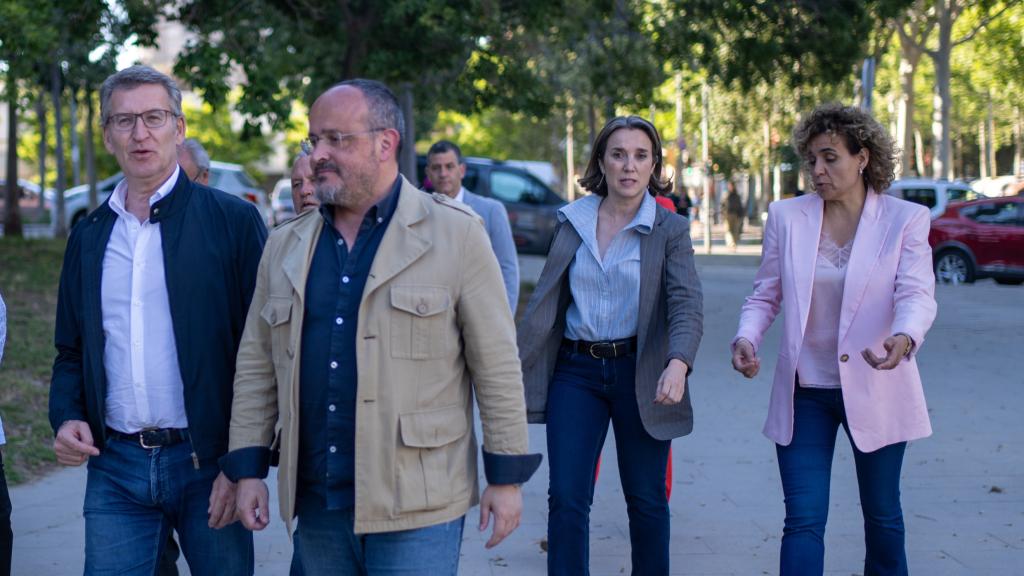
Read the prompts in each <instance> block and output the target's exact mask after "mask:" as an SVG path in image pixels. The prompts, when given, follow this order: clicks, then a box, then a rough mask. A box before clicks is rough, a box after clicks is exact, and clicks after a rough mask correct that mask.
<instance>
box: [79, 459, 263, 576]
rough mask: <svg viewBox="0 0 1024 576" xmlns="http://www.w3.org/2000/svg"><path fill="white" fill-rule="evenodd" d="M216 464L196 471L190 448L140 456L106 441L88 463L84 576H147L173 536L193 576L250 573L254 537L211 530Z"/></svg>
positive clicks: (234, 528)
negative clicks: (210, 507) (179, 544)
mask: <svg viewBox="0 0 1024 576" xmlns="http://www.w3.org/2000/svg"><path fill="white" fill-rule="evenodd" d="M219 473H220V469H219V468H218V467H217V464H216V462H213V461H211V462H209V463H205V464H203V465H202V466H200V469H199V470H196V469H195V467H194V466H193V464H192V449H191V445H190V444H189V443H188V442H181V443H179V444H175V445H173V446H167V447H164V448H154V449H145V448H142V447H141V446H139V444H138V443H137V442H131V441H128V440H111V441H109V442H108V443H107V445H106V446H105V447H104V448H103V450H102V451H101V452H100V455H99V456H93V457H92V458H90V459H89V477H88V481H87V484H86V488H85V508H84V511H85V573H86V575H88V576H92V575H96V576H99V575H110V576H113V575H115V574H116V575H119V576H124V575H131V576H135V575H138V576H143V575H145V576H152V574H154V573H155V572H156V569H157V559H158V558H159V555H160V552H161V550H162V548H163V546H164V544H165V543H166V542H167V537H168V534H169V533H170V530H171V529H172V528H173V529H174V530H176V531H177V532H178V538H179V540H180V542H181V550H182V552H183V553H184V554H185V560H187V561H188V566H189V570H190V571H191V572H192V574H194V575H195V576H205V575H209V576H215V575H216V576H228V575H230V576H249V575H251V574H252V573H253V544H252V533H251V532H249V531H248V530H246V529H245V528H244V527H243V526H242V523H241V522H235V523H234V524H231V525H230V526H226V527H224V528H222V529H220V530H214V529H212V528H210V527H209V526H208V525H207V523H208V521H209V518H208V516H209V515H208V513H207V510H208V508H209V505H210V489H211V488H212V486H213V481H214V479H215V478H216V477H217V474H219Z"/></svg>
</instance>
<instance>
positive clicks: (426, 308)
mask: <svg viewBox="0 0 1024 576" xmlns="http://www.w3.org/2000/svg"><path fill="white" fill-rule="evenodd" d="M403 128H404V126H403V119H402V115H401V110H400V109H399V107H398V103H397V101H396V99H395V97H394V95H393V94H392V93H391V91H390V90H388V89H387V87H385V86H384V85H383V84H380V83H378V82H374V81H368V80H351V81H346V82H343V83H341V84H339V85H336V86H334V87H332V88H330V89H329V90H327V91H326V92H325V93H324V94H322V95H321V96H320V97H319V98H318V99H317V101H316V102H315V103H314V104H313V107H312V109H311V110H310V118H309V141H308V149H309V150H310V154H311V163H312V166H313V169H314V172H315V175H316V178H317V196H318V198H319V200H320V201H321V202H322V204H323V206H322V207H321V209H320V210H311V211H309V212H307V213H305V214H303V215H301V216H298V217H296V218H295V219H294V220H292V221H290V222H288V223H286V224H283V225H282V226H279V227H278V228H277V229H276V230H274V232H273V234H272V235H271V238H270V240H269V241H268V244H267V247H266V250H265V252H264V254H263V260H262V261H261V263H260V269H259V275H258V277H257V283H256V291H255V294H254V296H253V302H252V306H251V307H250V309H249V317H248V320H247V323H246V327H245V332H244V334H243V337H242V344H241V347H240V350H239V354H238V366H237V374H236V378H235V395H234V404H233V407H232V417H231V438H230V450H231V451H230V452H229V453H228V454H227V455H226V456H225V457H224V458H222V460H221V464H222V467H223V469H224V471H225V473H226V474H227V475H228V477H229V478H232V479H233V480H237V481H238V512H239V515H240V517H241V519H242V522H243V523H244V524H245V526H246V527H248V528H250V529H252V530H260V529H262V528H264V527H266V525H267V523H268V521H269V518H270V516H269V511H268V509H267V502H268V494H267V487H266V484H265V483H264V482H263V481H262V478H264V477H265V476H266V474H267V470H268V465H269V462H270V456H271V453H272V448H275V447H279V448H280V462H279V464H280V470H279V473H278V474H279V475H278V484H279V498H280V513H281V515H282V518H284V520H285V523H286V525H287V527H288V529H289V532H290V531H291V525H292V519H293V518H296V517H297V518H298V528H297V530H296V532H295V538H296V539H297V549H298V550H301V553H300V554H299V556H300V562H301V565H302V568H303V571H304V573H305V574H306V575H307V576H317V575H319V574H328V573H330V574H388V573H392V572H395V571H401V573H402V574H424V575H427V574H429V575H439V574H440V575H443V574H455V573H456V572H457V570H458V559H459V547H460V544H461V539H462V525H463V517H464V515H465V514H466V512H467V510H468V509H469V508H470V507H471V506H473V505H475V504H477V503H478V502H479V503H480V523H479V526H480V529H481V530H483V529H485V528H486V526H487V525H488V524H489V522H490V517H491V516H492V515H493V516H494V529H493V533H492V536H491V538H490V540H489V541H488V543H487V546H488V547H491V546H494V545H496V544H497V543H499V542H500V541H501V540H502V539H503V538H504V537H505V536H507V535H508V534H509V533H511V532H512V531H513V530H514V529H515V528H516V527H517V526H518V524H519V518H520V513H521V509H522V495H521V493H520V489H519V484H521V483H523V482H525V481H526V480H527V479H529V477H530V475H531V474H532V473H533V472H534V471H535V470H536V468H537V465H538V464H539V462H540V455H528V454H527V432H526V409H525V403H524V396H523V386H522V373H521V370H520V365H519V360H518V356H517V349H516V339H515V326H514V323H513V320H512V315H511V312H510V311H509V307H508V303H507V302H506V301H505V290H504V286H503V284H502V277H501V273H500V270H499V267H498V263H497V261H496V260H495V257H494V254H493V253H492V251H491V249H490V244H489V242H488V240H487V233H486V232H485V231H484V228H483V226H482V225H481V223H480V221H479V218H478V217H476V216H475V214H473V213H472V211H471V210H469V209H467V208H465V207H464V206H462V205H461V204H458V203H456V202H451V201H449V200H448V199H447V198H445V197H443V196H440V195H433V196H429V195H426V194H423V193H422V192H420V191H418V190H417V189H416V188H414V187H413V186H412V185H411V184H410V183H409V182H408V181H406V180H405V179H404V178H402V177H401V175H399V173H398V162H397V158H398V153H399V150H400V147H401V145H402V142H401V134H403V132H404V130H403ZM474 394H475V396H476V398H477V401H478V403H479V407H480V419H481V421H482V424H483V434H484V450H483V460H484V471H485V475H486V477H487V480H488V484H489V486H488V487H487V489H486V490H485V491H484V493H483V496H482V498H478V486H477V453H476V439H475V437H474V436H475V434H474V431H473V430H474V428H473V405H472V399H473V396H474Z"/></svg>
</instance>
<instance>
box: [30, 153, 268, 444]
mask: <svg viewBox="0 0 1024 576" xmlns="http://www.w3.org/2000/svg"><path fill="white" fill-rule="evenodd" d="M108 202H109V201H108ZM108 202H104V203H103V204H102V205H101V206H100V207H99V208H97V209H96V210H95V211H94V212H92V213H91V214H89V215H88V216H87V217H86V218H85V219H83V220H82V221H81V222H80V223H79V224H78V225H77V226H75V228H74V230H73V231H72V232H71V237H70V238H69V239H68V244H67V249H66V251H65V253H64V267H63V269H62V271H61V277H60V293H59V295H58V301H57V326H56V334H55V337H54V343H55V345H56V347H57V359H56V360H55V361H54V363H53V380H52V381H51V382H50V425H51V426H53V430H54V433H56V431H57V429H58V428H60V425H61V424H62V423H64V422H66V421H67V420H84V421H86V422H88V423H89V428H90V429H91V430H92V436H93V439H94V440H95V442H96V446H97V447H98V448H100V449H102V448H103V445H104V444H105V440H106V427H105V424H104V413H105V404H106V392H107V382H106V372H105V370H104V368H103V347H104V336H103V315H102V311H101V310H102V295H101V294H100V285H101V284H100V276H101V273H102V271H103V255H104V252H105V250H106V246H107V242H108V241H109V240H110V234H111V231H112V230H113V228H114V222H115V221H116V220H117V214H116V213H115V212H114V211H113V210H111V208H110V206H109V204H108ZM150 220H151V221H152V222H159V223H160V238H161V241H162V243H163V252H164V272H165V275H166V281H167V295H168V299H169V301H170V308H171V322H172V324H173V326H174V341H175V345H176V346H177V349H178V365H179V367H180V369H181V379H182V382H183V385H184V388H185V389H184V394H185V413H186V415H187V417H188V425H189V436H190V438H191V442H192V449H193V452H194V455H195V456H196V457H198V459H199V460H208V459H210V458H217V457H219V456H221V455H222V454H224V453H225V452H227V447H228V424H229V421H230V418H231V397H232V391H233V383H234V377H235V355H236V354H237V352H238V343H239V341H240V340H241V338H242V328H244V326H245V316H246V313H247V312H248V311H249V302H250V300H251V299H252V292H253V288H254V287H255V285H256V269H257V267H258V265H259V261H260V256H261V255H262V253H263V244H264V242H266V239H267V229H266V226H265V225H264V224H263V221H262V219H261V217H260V214H259V211H258V210H257V209H256V207H255V206H253V205H252V204H249V203H248V202H246V201H244V200H241V199H239V198H236V197H234V196H231V195H230V194H227V193H224V192H221V191H220V190H214V189H212V188H208V187H206V186H202V185H200V184H196V183H194V182H191V181H190V180H189V179H188V178H187V177H186V176H185V172H184V171H180V172H179V175H178V180H177V182H175V185H174V191H173V192H172V193H171V194H169V195H168V196H166V197H164V198H162V199H161V200H160V201H158V202H157V203H155V204H153V206H151V207H150Z"/></svg>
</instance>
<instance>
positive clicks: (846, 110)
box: [793, 103, 899, 194]
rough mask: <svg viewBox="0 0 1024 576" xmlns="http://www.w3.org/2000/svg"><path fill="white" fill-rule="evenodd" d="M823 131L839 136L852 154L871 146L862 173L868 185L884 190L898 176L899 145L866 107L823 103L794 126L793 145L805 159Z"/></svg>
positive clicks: (880, 191) (866, 185) (875, 189)
mask: <svg viewBox="0 0 1024 576" xmlns="http://www.w3.org/2000/svg"><path fill="white" fill-rule="evenodd" d="M821 134H832V135H836V136H840V137H842V139H843V142H844V143H845V144H846V148H847V149H848V150H849V151H850V154H856V153H858V152H860V151H861V149H863V148H867V149H868V154H869V157H868V164H867V166H866V167H865V168H864V173H863V174H862V175H861V177H862V178H864V185H865V187H870V188H872V189H874V191H875V192H878V193H879V194H881V193H882V192H885V190H886V189H887V188H889V185H890V184H892V181H893V180H895V179H896V161H897V156H898V154H899V149H898V148H897V147H896V143H895V142H894V141H893V139H892V136H890V135H889V132H888V131H887V130H886V129H885V128H884V127H882V125H881V124H879V123H878V120H875V119H874V117H872V116H871V114H870V113H868V112H867V111H865V110H863V109H861V108H857V107H854V106H843V105H842V104H838V103H829V104H822V105H821V106H818V107H817V108H815V109H814V111H813V112H811V113H810V114H808V115H807V117H806V118H804V119H803V120H801V121H800V123H799V124H797V126H796V128H794V129H793V148H795V149H796V152H797V154H798V155H799V156H800V161H801V162H803V161H804V159H805V158H806V157H807V153H808V148H809V147H810V144H811V140H814V139H815V138H817V137H818V136H819V135H821Z"/></svg>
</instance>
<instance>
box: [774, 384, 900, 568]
mask: <svg viewBox="0 0 1024 576" xmlns="http://www.w3.org/2000/svg"><path fill="white" fill-rule="evenodd" d="M793 410H794V416H793V441H792V442H791V443H790V444H789V446H781V445H776V452H777V454H778V458H779V472H780V473H781V475H782V491H783V493H784V494H785V498H786V522H785V527H784V529H783V535H782V558H781V574H782V575H783V576H788V575H800V576H807V575H813V574H821V573H822V572H824V569H825V522H826V521H827V520H828V500H829V482H830V481H831V477H832V455H833V453H834V452H835V447H836V435H837V432H838V430H839V426H840V425H841V426H842V427H843V429H844V430H846V435H847V437H850V428H849V425H848V424H847V421H846V409H845V407H844V405H843V393H842V391H841V390H839V389H815V388H802V387H800V386H797V387H796V391H795V393H794V395H793ZM850 443H851V445H852V444H853V441H852V439H851V442H850ZM906 447H907V443H906V442H899V443H897V444H890V445H889V446H886V447H884V448H881V449H879V450H876V451H874V452H861V451H860V450H858V449H857V446H856V445H854V446H853V459H854V463H855V464H856V467H857V485H858V487H859V489H860V502H861V509H862V510H863V513H864V541H865V545H866V546H865V547H866V554H865V558H864V576H882V575H894V576H904V575H906V574H907V555H906V551H905V548H904V529H903V510H902V508H901V507H900V471H901V470H902V467H903V453H904V451H905V450H906Z"/></svg>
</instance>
